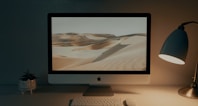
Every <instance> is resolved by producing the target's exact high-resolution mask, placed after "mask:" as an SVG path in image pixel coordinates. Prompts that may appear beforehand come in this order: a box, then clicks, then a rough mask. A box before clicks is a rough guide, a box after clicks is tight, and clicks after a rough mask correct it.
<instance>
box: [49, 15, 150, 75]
mask: <svg viewBox="0 0 198 106" xmlns="http://www.w3.org/2000/svg"><path fill="white" fill-rule="evenodd" d="M52 17H146V18H147V42H146V44H147V45H146V46H147V53H146V70H145V71H99V70H94V71H53V70H52V46H51V43H52V42H51V40H52V39H51V36H52V35H51V33H52V32H51V31H52V25H51V24H52V23H51V19H52ZM150 35H151V14H150V13H48V74H122V75H124V74H150V45H151V44H150V39H151V36H150Z"/></svg>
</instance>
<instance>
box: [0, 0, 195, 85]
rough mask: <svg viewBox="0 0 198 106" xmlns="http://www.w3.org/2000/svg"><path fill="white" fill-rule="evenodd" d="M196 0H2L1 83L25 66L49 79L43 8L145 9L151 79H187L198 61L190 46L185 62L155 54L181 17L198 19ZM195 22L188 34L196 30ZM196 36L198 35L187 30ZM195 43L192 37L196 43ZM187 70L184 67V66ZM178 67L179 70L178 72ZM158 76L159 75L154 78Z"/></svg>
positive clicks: (42, 80)
mask: <svg viewBox="0 0 198 106" xmlns="http://www.w3.org/2000/svg"><path fill="white" fill-rule="evenodd" d="M197 4H198V1H197V0H174V1H169V0H117V1H115V0H4V1H3V2H2V1H1V3H0V11H1V17H0V40H1V41H0V45H1V46H0V49H1V50H0V84H17V82H18V79H19V77H20V75H21V74H22V73H23V72H24V71H26V70H27V69H29V70H30V71H31V72H33V73H35V74H36V75H37V76H38V77H39V78H38V80H39V83H41V84H46V83H47V70H48V64H47V62H48V57H47V50H48V49H47V13H52V12H53V13H55V12H57V13H60V12H71V13H73V12H77V13H79V12H94V13H97V12H149V13H151V15H152V23H151V24H152V30H151V32H152V33H151V36H152V39H151V58H152V60H151V72H152V78H151V84H185V83H189V82H190V81H191V76H192V74H193V71H194V63H195V62H196V61H197V59H196V58H197V53H198V50H196V47H195V46H191V47H190V49H191V50H190V55H192V56H195V57H196V58H195V57H192V56H188V59H187V62H188V63H187V64H186V65H184V66H175V65H172V64H169V63H166V62H164V61H161V60H160V59H158V57H157V54H158V53H159V50H160V47H161V45H162V43H163V41H164V40H165V38H166V37H167V36H168V34H169V33H170V32H171V31H172V30H173V29H174V28H176V27H177V26H178V25H179V24H180V23H182V22H184V21H189V20H195V21H198V14H197V10H198V6H197ZM194 27H196V28H197V26H196V25H193V27H190V28H189V29H187V30H189V32H190V33H189V34H191V35H195V34H198V32H197V30H196V29H194ZM189 39H190V42H196V41H197V39H198V36H191V37H190V38H189ZM194 44H196V43H192V44H191V45H194ZM186 70H188V71H186ZM178 73H179V74H178ZM156 79H157V80H156Z"/></svg>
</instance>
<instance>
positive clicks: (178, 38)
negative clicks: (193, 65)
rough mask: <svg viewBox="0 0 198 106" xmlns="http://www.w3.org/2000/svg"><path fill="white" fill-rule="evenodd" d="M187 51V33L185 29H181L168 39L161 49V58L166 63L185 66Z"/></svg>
mask: <svg viewBox="0 0 198 106" xmlns="http://www.w3.org/2000/svg"><path fill="white" fill-rule="evenodd" d="M187 51H188V37H187V33H186V32H185V31H184V27H179V28H178V29H176V30H175V31H173V32H172V33H171V34H170V36H169V37H168V38H167V39H166V41H165V43H164V45H163V46H162V48H161V51H160V54H159V57H160V58H161V59H163V60H165V61H168V62H171V63H175V64H180V65H183V64H185V59H186V55H187Z"/></svg>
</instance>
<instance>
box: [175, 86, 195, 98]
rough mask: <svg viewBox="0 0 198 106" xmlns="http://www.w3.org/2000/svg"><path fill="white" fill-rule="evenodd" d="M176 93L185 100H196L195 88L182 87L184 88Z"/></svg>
mask: <svg viewBox="0 0 198 106" xmlns="http://www.w3.org/2000/svg"><path fill="white" fill-rule="evenodd" d="M178 93H179V95H181V96H184V97H187V98H193V99H198V88H197V87H184V88H181V89H179V91H178Z"/></svg>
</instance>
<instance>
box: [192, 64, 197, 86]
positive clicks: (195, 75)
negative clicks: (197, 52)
mask: <svg viewBox="0 0 198 106" xmlns="http://www.w3.org/2000/svg"><path fill="white" fill-rule="evenodd" d="M197 68H198V63H197V64H196V67H195V73H194V77H193V82H196V81H197Z"/></svg>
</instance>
